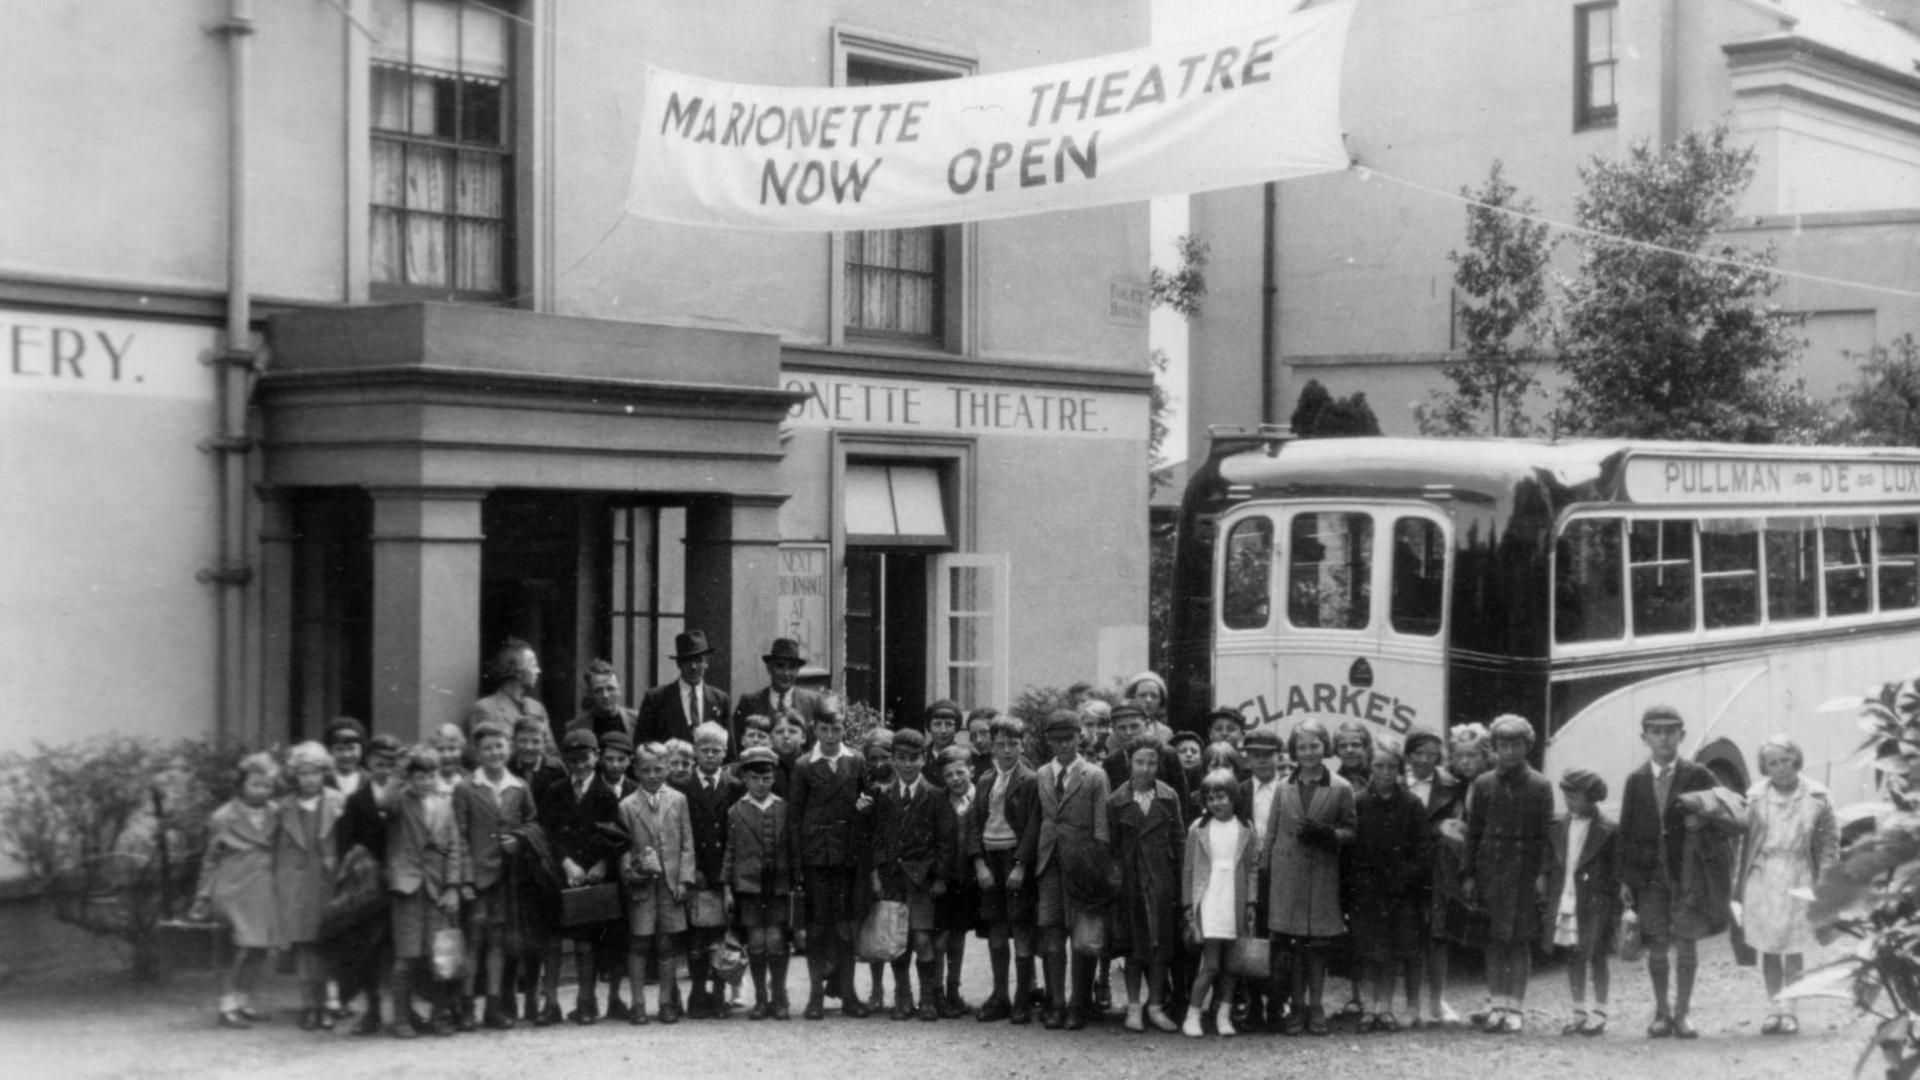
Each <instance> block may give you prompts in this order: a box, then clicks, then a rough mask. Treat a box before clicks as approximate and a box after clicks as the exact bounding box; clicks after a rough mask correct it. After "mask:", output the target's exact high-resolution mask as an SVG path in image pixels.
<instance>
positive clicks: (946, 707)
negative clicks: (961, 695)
mask: <svg viewBox="0 0 1920 1080" xmlns="http://www.w3.org/2000/svg"><path fill="white" fill-rule="evenodd" d="M936 716H950V717H952V718H953V722H954V723H956V724H957V723H959V722H960V720H961V719H962V717H961V713H960V706H959V704H958V703H957V702H952V701H947V700H946V699H944V698H943V699H941V700H939V701H936V702H934V703H933V704H931V705H929V706H927V720H928V721H929V722H931V721H932V720H933V718H934V717H936Z"/></svg>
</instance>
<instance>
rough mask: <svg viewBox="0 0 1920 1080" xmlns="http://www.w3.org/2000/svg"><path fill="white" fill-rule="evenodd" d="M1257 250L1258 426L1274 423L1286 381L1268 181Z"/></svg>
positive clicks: (1275, 223)
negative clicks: (1258, 294)
mask: <svg viewBox="0 0 1920 1080" xmlns="http://www.w3.org/2000/svg"><path fill="white" fill-rule="evenodd" d="M1260 224H1261V229H1260V236H1261V248H1260V423H1261V424H1263V425H1264V424H1277V423H1280V422H1281V421H1280V420H1279V419H1278V417H1279V414H1280V412H1281V409H1282V406H1281V405H1280V404H1279V401H1281V400H1284V397H1283V396H1282V395H1284V393H1285V391H1286V389H1287V380H1286V379H1284V378H1282V377H1281V373H1280V370H1279V363H1280V356H1279V353H1280V347H1279V337H1280V332H1279V327H1278V326H1276V325H1275V321H1276V320H1277V319H1278V318H1279V313H1280V310H1279V309H1280V278H1279V273H1280V267H1279V263H1280V249H1279V237H1278V236H1277V235H1275V233H1276V230H1278V229H1279V227H1280V185H1279V184H1278V183H1277V182H1275V181H1272V180H1269V181H1267V183H1266V187H1265V190H1264V191H1263V192H1262V199H1261V220H1260Z"/></svg>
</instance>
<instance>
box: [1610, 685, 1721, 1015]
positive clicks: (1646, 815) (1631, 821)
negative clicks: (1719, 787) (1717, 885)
mask: <svg viewBox="0 0 1920 1080" xmlns="http://www.w3.org/2000/svg"><path fill="white" fill-rule="evenodd" d="M1686 734H1687V728H1686V722H1685V721H1683V720H1682V719H1681V718H1680V713H1679V710H1677V709H1675V708H1673V707H1672V706H1670V705H1655V706H1654V707H1652V708H1650V709H1648V710H1647V711H1646V713H1645V714H1643V715H1642V716H1641V717H1640V739H1641V741H1642V742H1645V743H1646V744H1647V749H1648V751H1649V752H1650V754H1651V756H1650V759H1649V760H1648V762H1647V764H1645V765H1642V766H1641V767H1639V768H1638V769H1635V770H1633V771H1632V772H1630V773H1628V774H1627V784H1626V790H1625V791H1624V792H1622V793H1621V796H1620V829H1619V832H1618V833H1617V834H1616V840H1615V845H1616V847H1617V849H1618V851H1619V866H1620V872H1619V877H1620V886H1621V890H1622V892H1621V896H1622V899H1623V900H1624V901H1625V902H1626V904H1627V905H1628V906H1629V907H1631V908H1632V909H1633V911H1634V914H1635V915H1637V916H1638V917H1639V920H1640V939H1641V941H1643V942H1644V943H1645V944H1646V946H1647V975H1648V976H1649V977H1650V978H1651V979H1652V980H1653V1001H1654V1009H1655V1012H1654V1016H1653V1023H1651V1024H1649V1025H1648V1026H1647V1037H1648V1038H1653V1039H1664V1038H1668V1037H1673V1038H1680V1039H1693V1038H1698V1037H1699V1034H1700V1033H1699V1032H1698V1031H1697V1030H1695V1029H1694V1026H1693V1022H1692V1021H1690V1020H1689V1019H1687V1012H1688V1010H1689V1009H1690V1008H1691V1006H1692V1003H1693V979H1694V972H1695V971H1696V970H1697V969H1698V967H1699V963H1700V961H1699V955H1698V953H1697V951H1696V950H1695V946H1694V942H1695V941H1697V940H1698V939H1699V938H1701V937H1705V936H1709V935H1706V934H1702V933H1699V932H1698V930H1699V928H1695V927H1689V926H1687V925H1686V924H1685V923H1684V921H1676V919H1675V918H1674V916H1675V907H1676V905H1675V900H1676V899H1677V898H1678V895H1679V889H1680V866H1681V854H1682V851H1683V849H1684V848H1685V846H1686V836H1687V830H1688V829H1690V828H1699V827H1700V823H1699V822H1698V821H1691V822H1690V821H1689V820H1688V818H1690V817H1696V815H1691V814H1688V813H1686V812H1685V811H1684V809H1683V808H1682V807H1681V804H1680V796H1681V795H1684V794H1686V793H1688V792H1690V791H1711V790H1713V787H1714V780H1713V773H1711V772H1709V771H1708V770H1707V769H1706V767H1705V766H1702V765H1696V764H1694V763H1693V762H1691V761H1685V760H1682V759H1681V757H1680V741H1681V740H1682V739H1683V738H1685V737H1686ZM1669 950H1671V951H1672V954H1673V960H1672V971H1673V973H1674V975H1675V976H1676V978H1675V980H1674V983H1675V985H1674V988H1673V989H1674V995H1673V999H1672V1005H1671V1007H1669V1005H1668V997H1667V973H1668V970H1669V966H1668V959H1667V954H1668V952H1669Z"/></svg>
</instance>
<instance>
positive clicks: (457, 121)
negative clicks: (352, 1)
mask: <svg viewBox="0 0 1920 1080" xmlns="http://www.w3.org/2000/svg"><path fill="white" fill-rule="evenodd" d="M513 29H514V27H513V21H512V19H511V18H509V17H508V12H507V10H506V9H503V8H500V7H497V6H495V5H493V4H490V3H485V2H483V0H374V5H373V22H372V30H373V37H374V41H375V43H374V45H373V47H372V50H371V60H372V62H371V65H370V67H371V71H370V77H371V79H372V94H371V99H370V100H371V104H370V107H371V110H372V116H371V117H370V118H369V119H370V122H369V125H368V126H369V127H370V129H371V131H372V139H373V148H372V149H373V154H372V166H371V167H372V177H371V181H372V183H371V189H372V191H371V202H372V207H371V211H372V212H371V215H370V219H371V222H370V223H371V228H372V238H371V246H370V251H371V262H372V266H371V274H370V277H371V280H372V281H373V283H374V285H375V287H376V289H387V290H390V291H402V292H405V293H408V294H415V295H418V294H430V295H437V296H443V297H449V298H459V299H495V298H498V297H501V296H504V295H506V294H508V293H510V292H511V291H512V288H513V283H512V274H511V272H510V267H511V265H512V249H513V229H512V213H513V191H512V173H513V153H512V147H513V118H512V105H511V103H512V93H511V88H512V56H513Z"/></svg>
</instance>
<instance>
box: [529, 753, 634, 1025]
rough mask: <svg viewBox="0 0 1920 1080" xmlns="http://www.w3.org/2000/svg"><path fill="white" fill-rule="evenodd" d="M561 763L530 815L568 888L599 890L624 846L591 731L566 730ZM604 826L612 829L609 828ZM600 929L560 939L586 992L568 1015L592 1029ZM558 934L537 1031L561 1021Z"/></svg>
mask: <svg viewBox="0 0 1920 1080" xmlns="http://www.w3.org/2000/svg"><path fill="white" fill-rule="evenodd" d="M560 761H561V763H562V764H563V765H565V766H566V769H567V778H566V780H565V781H555V782H553V783H550V784H548V785H547V786H545V787H543V788H541V789H539V790H538V791H536V792H534V796H533V805H534V816H535V818H536V820H538V821H539V823H540V827H541V828H542V829H543V830H545V831H546V834H547V843H548V844H549V845H550V846H551V847H552V849H553V856H554V858H555V859H556V860H558V861H559V863H560V869H561V873H562V874H563V876H564V881H565V886H566V887H567V888H576V887H578V886H582V885H598V884H600V883H601V882H603V881H609V880H613V879H614V877H615V875H614V869H615V865H614V864H615V862H616V860H617V859H618V858H619V855H620V852H621V850H622V849H623V848H624V847H625V845H624V844H623V843H621V841H620V839H619V821H620V803H619V800H617V799H615V798H614V797H613V790H612V789H611V788H609V787H607V785H606V782H605V781H603V780H601V779H600V777H599V775H598V766H599V763H600V740H599V739H597V738H595V737H594V735H593V732H591V731H569V732H567V737H566V739H565V740H563V741H562V742H561V744H560ZM609 826H610V827H611V828H609ZM602 929H603V928H602V927H601V926H598V925H592V926H576V927H570V928H568V929H567V930H566V931H565V934H564V938H570V939H572V940H574V941H576V942H578V944H579V948H578V950H577V951H576V953H575V962H576V964H577V966H578V969H579V977H580V985H581V986H584V987H587V988H588V989H587V990H586V991H584V992H583V993H582V994H581V995H580V1001H579V1004H578V1005H577V1006H576V1007H575V1008H574V1010H573V1019H574V1022H575V1023H579V1024H591V1023H593V1022H594V1021H596V1020H598V1019H599V1018H600V1007H599V1003H598V1001H596V1000H595V996H594V994H593V990H592V987H593V985H594V981H593V944H594V942H595V941H597V940H598V939H599V937H600V934H601V932H602ZM562 940H563V935H560V934H556V935H554V938H553V942H552V944H551V945H549V946H548V948H547V953H546V957H545V970H544V971H543V972H542V973H541V974H542V987H543V989H544V992H545V996H546V1004H545V1005H544V1006H542V1008H541V1009H540V1011H539V1012H538V1013H537V1014H536V1015H535V1016H534V1017H533V1022H534V1024H535V1025H536V1026H540V1027H545V1026H546V1025H549V1024H552V1023H554V1022H556V1021H558V1020H559V1019H560V1002H559V998H558V997H557V996H556V992H557V991H558V989H559V986H560V953H561V942H562Z"/></svg>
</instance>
